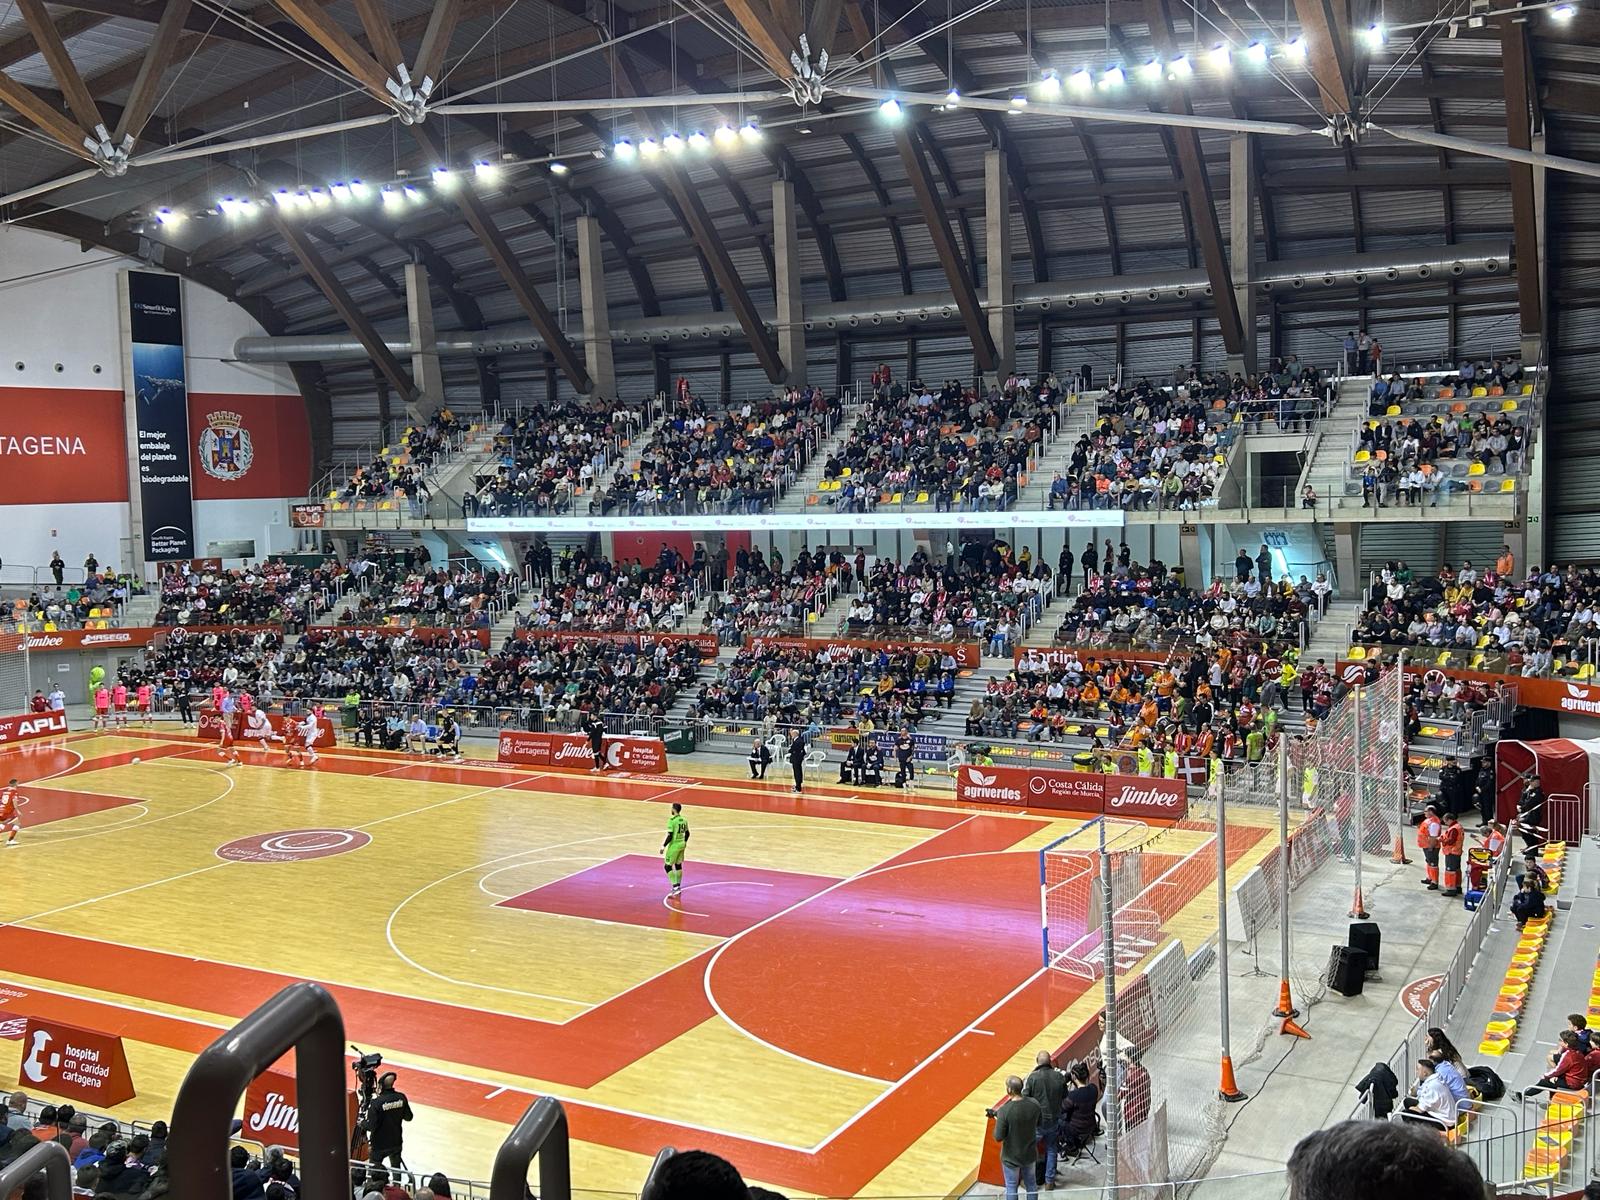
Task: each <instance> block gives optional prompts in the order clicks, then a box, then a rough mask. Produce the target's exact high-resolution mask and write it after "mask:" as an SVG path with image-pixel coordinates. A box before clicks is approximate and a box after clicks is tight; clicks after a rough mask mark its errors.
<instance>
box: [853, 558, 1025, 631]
mask: <svg viewBox="0 0 1600 1200" xmlns="http://www.w3.org/2000/svg"><path fill="white" fill-rule="evenodd" d="M864 565H865V564H864V563H863V566H864ZM859 580H860V582H859V585H858V587H857V590H856V594H855V595H854V596H853V598H852V599H851V601H850V607H849V610H848V612H847V614H846V627H845V628H846V632H848V633H849V634H850V636H852V637H873V636H881V637H891V638H893V637H906V636H911V637H920V638H928V639H929V640H931V641H938V642H951V641H963V642H967V641H975V642H978V643H980V644H981V645H983V646H985V647H986V648H987V650H988V652H989V653H990V654H993V655H1001V654H1009V653H1010V652H1011V648H1012V646H1013V645H1014V644H1015V643H1017V642H1020V641H1021V640H1022V636H1023V633H1024V631H1025V630H1026V629H1027V628H1028V627H1029V626H1030V625H1031V624H1032V623H1033V622H1034V621H1036V620H1038V619H1039V616H1040V615H1041V613H1042V612H1043V611H1044V607H1045V605H1046V604H1048V603H1049V602H1050V600H1051V596H1052V590H1053V589H1052V586H1051V571H1050V566H1049V564H1048V563H1044V562H1035V561H1034V559H1033V553H1032V551H1031V550H1029V549H1027V548H1026V547H1024V548H1023V549H1022V551H1021V552H1020V553H1017V554H1014V553H1013V552H1012V548H1011V546H1010V545H1009V544H1007V543H1006V542H1003V541H997V540H991V539H973V540H970V541H967V542H965V543H963V544H962V546H961V549H960V551H959V552H956V550H955V547H954V546H953V545H950V544H948V543H947V545H946V555H945V560H944V562H942V563H935V562H934V561H933V560H932V558H931V557H930V556H929V555H928V553H927V551H925V550H920V549H919V550H918V551H917V552H916V553H915V554H914V555H912V557H911V561H910V562H909V563H905V564H899V563H894V562H891V561H889V560H888V559H879V560H878V561H877V562H876V563H874V564H873V566H872V567H871V568H870V569H868V570H866V571H865V573H864V574H862V575H861V576H859Z"/></svg>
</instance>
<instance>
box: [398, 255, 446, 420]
mask: <svg viewBox="0 0 1600 1200" xmlns="http://www.w3.org/2000/svg"><path fill="white" fill-rule="evenodd" d="M406 325H407V328H408V331H409V334H410V338H411V348H412V353H411V378H412V381H413V382H414V383H415V384H416V385H417V398H416V399H415V400H413V401H411V402H410V403H409V404H407V405H406V420H407V421H409V422H411V423H412V424H413V425H421V424H424V423H425V422H426V421H427V420H428V418H429V417H431V416H432V415H433V414H434V412H435V411H436V410H437V409H438V408H440V407H441V406H442V405H443V404H444V372H443V371H442V370H440V369H439V356H438V355H437V354H436V353H434V351H433V344H434V333H433V296H432V294H431V293H430V292H429V291H428V270H427V268H426V267H424V266H423V265H422V264H421V263H407V264H406Z"/></svg>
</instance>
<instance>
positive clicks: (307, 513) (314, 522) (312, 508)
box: [289, 504, 324, 529]
mask: <svg viewBox="0 0 1600 1200" xmlns="http://www.w3.org/2000/svg"><path fill="white" fill-rule="evenodd" d="M323 515H324V510H323V507H322V505H320V504H291V505H290V506H289V524H290V525H291V526H292V527H293V528H295V529H321V528H322V518H323Z"/></svg>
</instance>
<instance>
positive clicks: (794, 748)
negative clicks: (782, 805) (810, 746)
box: [789, 729, 806, 792]
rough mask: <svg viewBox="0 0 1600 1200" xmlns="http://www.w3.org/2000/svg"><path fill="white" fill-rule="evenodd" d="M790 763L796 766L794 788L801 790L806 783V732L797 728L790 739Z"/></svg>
mask: <svg viewBox="0 0 1600 1200" xmlns="http://www.w3.org/2000/svg"><path fill="white" fill-rule="evenodd" d="M789 765H790V766H791V767H793V768H794V790H795V791H796V792H799V791H800V789H801V788H803V787H804V786H805V783H806V732H805V730H803V729H800V730H796V731H795V735H794V737H792V738H791V739H789Z"/></svg>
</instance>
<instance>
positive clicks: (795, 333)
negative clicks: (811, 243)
mask: <svg viewBox="0 0 1600 1200" xmlns="http://www.w3.org/2000/svg"><path fill="white" fill-rule="evenodd" d="M772 267H773V274H774V276H775V282H776V284H777V293H778V329H777V333H778V358H779V359H781V360H782V362H783V365H784V368H785V369H786V370H787V371H788V373H789V376H788V380H787V382H789V383H791V384H794V385H795V386H797V387H803V386H804V385H805V383H806V315H805V308H804V305H803V302H802V300H801V296H800V234H799V227H798V225H797V224H796V221H795V212H794V184H792V183H790V182H789V181H788V180H787V179H778V180H774V181H773V184H772Z"/></svg>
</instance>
